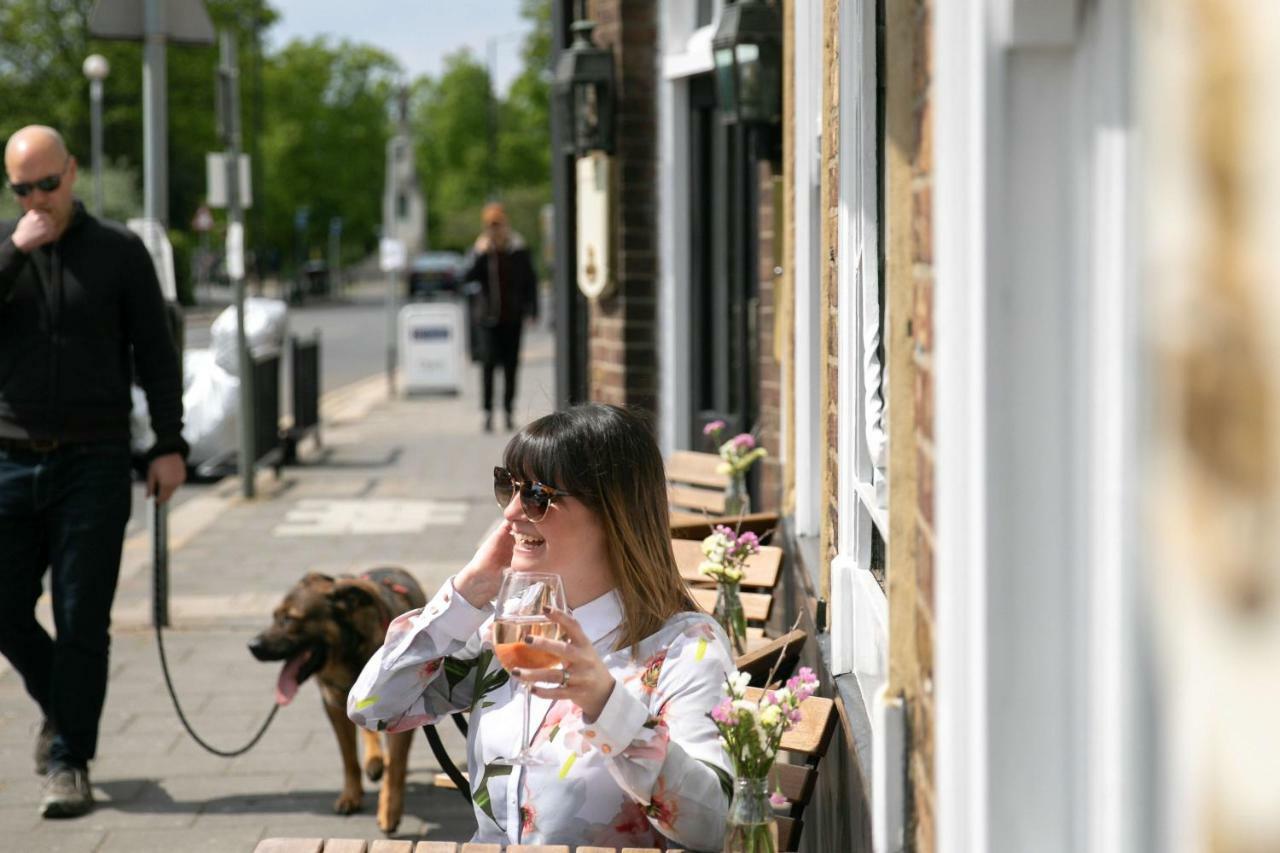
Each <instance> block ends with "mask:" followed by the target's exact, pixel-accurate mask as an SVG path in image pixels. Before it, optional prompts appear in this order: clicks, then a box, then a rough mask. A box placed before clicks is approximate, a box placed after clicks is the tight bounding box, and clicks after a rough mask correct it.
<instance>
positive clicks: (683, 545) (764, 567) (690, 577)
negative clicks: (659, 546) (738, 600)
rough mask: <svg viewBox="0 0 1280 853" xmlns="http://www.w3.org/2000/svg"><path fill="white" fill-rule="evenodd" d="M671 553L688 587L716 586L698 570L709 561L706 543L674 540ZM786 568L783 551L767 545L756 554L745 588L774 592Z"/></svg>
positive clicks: (744, 580)
mask: <svg viewBox="0 0 1280 853" xmlns="http://www.w3.org/2000/svg"><path fill="white" fill-rule="evenodd" d="M671 550H672V551H673V552H674V553H675V556H676V566H677V567H679V569H680V577H682V578H684V582H685V583H687V584H700V585H714V584H715V581H714V580H712V579H711V578H709V577H707V576H706V575H704V574H702V573H701V572H699V571H698V566H700V565H701V564H702V561H703V560H704V559H705V558H704V557H703V555H702V543H701V542H700V541H699V540H696V539H672V540H671ZM781 569H782V549H781V548H778V547H775V546H773V545H764V546H762V547H761V548H760V553H759V554H753V555H752V556H751V557H750V558H749V559H748V560H747V565H746V566H745V570H744V572H743V576H742V583H741V586H742V588H743V589H745V590H748V591H751V590H753V589H759V590H771V589H773V587H774V584H776V583H777V582H778V573H779V571H781Z"/></svg>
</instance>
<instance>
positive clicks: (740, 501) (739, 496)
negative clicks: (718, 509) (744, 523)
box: [724, 471, 751, 516]
mask: <svg viewBox="0 0 1280 853" xmlns="http://www.w3.org/2000/svg"><path fill="white" fill-rule="evenodd" d="M749 512H751V494H750V493H749V492H748V491H747V472H745V471H741V472H739V473H737V474H730V475H729V482H728V483H726V484H725V487H724V514H725V515H731V516H741V515H746V514H747V513H749Z"/></svg>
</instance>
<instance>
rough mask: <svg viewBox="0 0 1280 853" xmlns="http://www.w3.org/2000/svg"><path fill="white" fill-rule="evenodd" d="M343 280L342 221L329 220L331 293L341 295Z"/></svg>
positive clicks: (335, 218) (337, 219) (336, 218)
mask: <svg viewBox="0 0 1280 853" xmlns="http://www.w3.org/2000/svg"><path fill="white" fill-rule="evenodd" d="M341 280H342V220H341V219H339V218H338V217H336V216H335V217H333V218H331V219H330V220H329V292H330V293H331V294H333V295H334V296H338V295H340V292H341V287H340V284H339V283H340V282H341Z"/></svg>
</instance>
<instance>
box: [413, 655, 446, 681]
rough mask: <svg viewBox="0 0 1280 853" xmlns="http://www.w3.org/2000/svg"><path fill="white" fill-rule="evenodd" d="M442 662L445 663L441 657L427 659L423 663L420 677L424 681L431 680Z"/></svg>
mask: <svg viewBox="0 0 1280 853" xmlns="http://www.w3.org/2000/svg"><path fill="white" fill-rule="evenodd" d="M441 663H443V661H442V660H441V659H440V658H433V659H432V660H429V661H427V662H426V663H424V664H423V665H422V669H421V670H419V671H418V677H419V678H421V679H422V680H423V681H430V680H431V676H433V675H435V674H436V672H438V671H439V669H440V665H441Z"/></svg>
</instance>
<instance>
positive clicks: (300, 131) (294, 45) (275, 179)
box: [262, 38, 401, 260]
mask: <svg viewBox="0 0 1280 853" xmlns="http://www.w3.org/2000/svg"><path fill="white" fill-rule="evenodd" d="M264 74H265V78H266V80H265V86H266V91H265V98H266V110H267V113H268V115H270V116H271V122H270V124H269V126H268V127H267V128H266V129H265V133H264V137H263V141H262V156H263V159H264V160H266V161H267V163H268V164H269V168H268V170H267V172H266V180H265V188H264V194H265V196H266V199H265V203H266V204H267V205H268V207H269V208H270V209H271V210H272V211H274V212H275V214H274V215H273V216H272V217H270V218H269V219H268V220H267V223H266V229H265V230H266V234H264V235H263V236H264V239H265V241H266V244H267V245H269V246H271V247H273V248H274V250H275V251H276V252H278V253H279V254H280V256H281V257H282V258H283V259H286V260H293V259H298V258H305V257H306V256H308V255H309V254H310V250H311V248H312V247H313V246H314V247H317V248H319V247H322V246H323V245H324V243H323V241H324V234H325V233H326V230H327V227H328V223H329V220H330V218H332V217H335V216H341V217H342V218H343V223H344V225H343V234H344V242H346V243H347V245H348V246H354V247H356V248H358V249H359V250H360V251H361V252H362V253H368V252H371V251H372V250H373V249H374V248H375V247H376V245H377V239H378V229H379V227H380V225H381V219H382V186H383V182H384V178H385V156H386V145H387V139H388V138H389V135H390V116H389V114H388V108H389V104H390V101H391V96H392V93H393V92H394V91H395V81H396V80H397V79H398V78H399V76H400V74H401V70H400V66H399V65H398V64H397V63H396V61H395V60H394V59H392V58H391V57H390V56H388V55H387V54H385V53H383V52H382V51H380V50H377V49H376V48H372V47H367V46H364V45H357V44H351V43H349V42H346V41H343V42H339V43H337V44H332V43H330V42H329V41H328V40H327V39H324V38H318V39H314V40H311V41H299V40H295V41H292V42H290V43H289V44H288V45H286V46H285V47H284V48H283V49H282V50H280V51H279V52H278V53H276V54H275V55H274V56H272V57H270V58H269V60H268V61H267V64H266V68H265V70H264ZM299 208H307V210H308V216H307V221H306V225H305V227H304V228H303V229H302V230H301V231H299V232H298V233H296V234H295V212H296V211H298V209H299Z"/></svg>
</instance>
